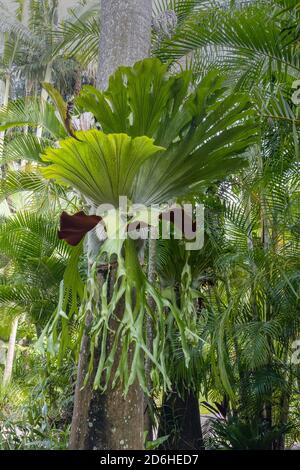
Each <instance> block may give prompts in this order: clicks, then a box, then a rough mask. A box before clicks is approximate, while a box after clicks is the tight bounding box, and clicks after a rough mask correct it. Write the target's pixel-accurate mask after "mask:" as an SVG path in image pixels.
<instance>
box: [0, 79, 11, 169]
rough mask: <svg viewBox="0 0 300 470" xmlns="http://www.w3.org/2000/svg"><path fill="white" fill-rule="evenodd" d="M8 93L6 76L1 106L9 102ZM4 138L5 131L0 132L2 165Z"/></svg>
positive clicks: (8, 84) (8, 85)
mask: <svg viewBox="0 0 300 470" xmlns="http://www.w3.org/2000/svg"><path fill="white" fill-rule="evenodd" d="M9 92H10V74H8V73H7V74H6V76H5V87H4V96H3V103H2V105H3V106H7V105H8V100H9ZM4 138H5V131H1V132H0V161H1V164H2V157H3V153H4Z"/></svg>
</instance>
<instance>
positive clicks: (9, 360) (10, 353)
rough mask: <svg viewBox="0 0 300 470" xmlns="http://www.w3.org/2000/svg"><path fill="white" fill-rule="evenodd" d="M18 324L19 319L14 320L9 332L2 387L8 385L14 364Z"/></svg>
mask: <svg viewBox="0 0 300 470" xmlns="http://www.w3.org/2000/svg"><path fill="white" fill-rule="evenodd" d="M18 322H19V319H18V318H15V319H14V320H13V322H12V326H11V332H10V337H9V343H8V350H7V356H6V363H5V369H4V374H3V385H7V384H9V382H10V380H11V375H12V370H13V364H14V355H15V345H16V338H17V331H18Z"/></svg>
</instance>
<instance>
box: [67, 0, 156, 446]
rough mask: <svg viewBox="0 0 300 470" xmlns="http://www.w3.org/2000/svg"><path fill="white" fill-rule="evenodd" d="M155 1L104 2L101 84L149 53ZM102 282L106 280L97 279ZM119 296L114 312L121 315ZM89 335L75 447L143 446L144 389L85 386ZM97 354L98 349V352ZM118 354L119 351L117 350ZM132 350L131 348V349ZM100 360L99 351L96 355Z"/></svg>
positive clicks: (93, 251)
mask: <svg viewBox="0 0 300 470" xmlns="http://www.w3.org/2000/svg"><path fill="white" fill-rule="evenodd" d="M151 15H152V0H103V1H101V14H100V17H101V33H100V52H99V68H98V76H97V86H98V88H99V89H105V88H106V87H107V85H108V79H109V76H110V75H111V74H112V73H114V72H115V70H116V69H117V67H119V66H121V65H128V66H131V65H133V64H134V63H135V62H136V61H138V60H141V59H143V58H145V57H147V56H148V55H149V53H150V45H151V42H150V41H151ZM88 244H89V252H90V256H91V257H93V256H94V254H96V253H97V250H98V249H99V245H98V244H97V242H95V240H93V234H90V236H89V240H88ZM99 282H102V281H101V279H99ZM124 307H125V306H124V303H123V301H120V303H119V305H118V306H117V309H116V312H115V314H116V317H117V318H118V317H119V318H120V317H122V315H123V313H124ZM89 350H90V340H89V335H88V325H87V327H86V329H85V332H84V334H83V339H82V347H81V352H80V358H79V364H78V375H77V383H76V392H75V400H74V410H73V419H72V426H71V439H70V448H71V449H104V450H119V449H142V448H143V433H144V420H143V416H144V403H143V393H142V390H141V388H140V386H139V384H138V383H135V384H133V385H132V386H131V387H130V389H129V392H128V394H127V396H126V397H124V395H123V390H122V388H121V386H116V387H115V388H112V387H111V386H109V387H108V390H107V392H106V393H104V394H101V393H100V392H99V391H97V390H93V377H92V375H91V377H90V379H89V382H88V383H87V384H86V385H85V387H84V386H83V385H84V384H83V380H84V378H85V377H86V373H87V365H88V363H89ZM98 354H99V352H98ZM116 354H118V351H117V353H116ZM129 355H130V351H129ZM95 361H97V354H96V357H95Z"/></svg>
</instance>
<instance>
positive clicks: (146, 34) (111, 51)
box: [97, 0, 152, 89]
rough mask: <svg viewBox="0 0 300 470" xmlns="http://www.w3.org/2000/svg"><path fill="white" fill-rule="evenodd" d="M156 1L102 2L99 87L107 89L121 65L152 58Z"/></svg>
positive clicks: (106, 0) (112, 0)
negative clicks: (152, 30)
mask: <svg viewBox="0 0 300 470" xmlns="http://www.w3.org/2000/svg"><path fill="white" fill-rule="evenodd" d="M151 21H152V0H102V1H101V13H100V24H101V33H100V53H99V65H98V75H97V87H98V88H99V89H106V88H107V85H108V80H109V77H110V76H111V75H112V74H113V73H114V72H115V70H116V69H117V68H118V67H120V66H121V65H127V66H131V65H133V64H134V63H135V62H137V61H138V60H142V59H144V58H145V57H148V56H149V55H150V47H151Z"/></svg>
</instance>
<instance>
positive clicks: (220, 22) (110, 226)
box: [0, 0, 300, 450]
mask: <svg viewBox="0 0 300 470" xmlns="http://www.w3.org/2000/svg"><path fill="white" fill-rule="evenodd" d="M23 3H24V2H21V1H20V2H16V4H17V6H18V8H17V9H16V11H15V18H12V14H9V13H8V12H7V9H6V8H5V6H2V7H3V18H6V19H7V21H3V19H2V18H1V19H0V36H1V35H2V36H3V38H4V49H3V51H2V50H1V49H0V76H1V78H3V80H4V84H6V86H7V87H8V88H9V90H10V91H9V100H8V102H6V103H4V105H3V106H2V107H1V109H0V133H1V134H0V156H1V171H2V178H1V181H0V201H1V205H0V210H1V213H0V217H1V218H0V339H1V340H2V342H1V343H0V362H1V365H0V368H1V374H0V375H1V378H2V376H3V375H4V374H5V369H6V370H7V364H6V358H7V354H5V353H4V354H2V353H1V351H2V350H3V351H4V352H6V350H7V348H8V344H9V338H10V336H11V332H12V329H13V324H14V322H15V320H16V319H18V331H17V338H16V344H15V354H14V363H13V370H12V377H11V378H10V380H9V381H8V382H5V381H4V382H3V381H2V382H3V384H2V385H1V387H0V435H1V437H0V448H1V449H23V448H26V449H28V448H31V449H32V448H41V449H48V448H50V449H54V448H59V449H63V448H66V447H67V442H68V438H69V429H70V423H71V417H72V406H73V397H74V384H75V380H76V370H77V364H78V356H79V349H80V341H81V338H82V334H83V329H84V325H85V324H86V322H87V320H88V321H90V330H89V335H90V339H91V347H90V367H89V372H88V374H87V377H86V381H88V378H89V374H91V372H92V368H93V367H94V362H95V361H94V357H95V356H96V350H98V349H99V347H100V346H101V351H100V352H101V354H100V357H99V360H98V361H97V364H96V373H95V374H94V376H95V380H94V384H93V385H94V387H95V388H96V389H99V393H103V392H104V391H105V390H106V389H107V386H108V383H109V382H110V381H112V382H113V383H114V384H117V383H118V384H119V383H121V384H122V386H123V387H124V393H126V392H127V391H128V388H129V387H130V386H131V385H132V384H133V383H134V382H135V381H136V380H138V381H139V383H140V385H141V386H142V388H143V390H144V392H145V395H146V396H147V399H148V401H149V409H150V410H151V419H152V420H153V424H154V427H155V428H156V429H158V440H157V441H155V440H154V442H148V443H147V446H148V447H149V448H151V446H152V447H155V446H160V448H166V449H168V448H178V447H176V446H178V445H179V444H178V442H179V438H180V436H181V437H182V432H183V431H182V423H180V419H178V416H176V412H177V411H178V410H176V409H174V410H170V409H168V406H170V405H169V404H170V403H178V402H179V401H180V402H182V403H184V407H186V409H187V408H188V406H189V403H190V401H189V400H190V398H191V397H193V399H194V401H193V403H194V405H193V406H194V407H195V403H196V408H194V410H195V409H196V410H197V412H198V411H199V410H200V412H201V415H202V437H201V439H202V441H203V442H202V443H201V446H200V448H204V447H205V448H207V449H230V450H237V449H252V450H253V449H272V450H276V449H284V448H289V447H292V445H293V444H294V443H295V442H296V441H298V440H299V438H300V436H299V427H300V416H299V393H300V390H299V383H300V368H299V354H298V353H297V351H299V339H300V316H299V313H300V310H299V309H300V303H299V298H300V162H299V158H300V157H299V122H300V117H299V106H300V98H299V96H300V94H299V92H298V89H297V87H298V88H299V83H300V81H299V80H300V55H299V44H300V43H299V4H298V3H297V2H296V1H294V0H276V1H254V2H238V1H236V2H230V5H229V4H228V5H227V3H226V2H223V3H222V4H220V5H218V4H216V3H215V2H209V1H208V2H206V1H203V0H201V1H200V0H164V1H159V2H158V1H157V2H155V1H154V2H153V17H154V19H153V32H152V56H153V57H152V58H149V59H145V60H144V61H141V62H138V63H136V64H135V65H134V66H133V67H120V68H119V69H118V70H117V71H116V72H115V74H114V75H113V76H112V77H111V78H110V81H109V86H108V88H107V90H105V91H99V90H97V89H96V88H95V87H94V78H95V64H96V60H97V55H98V48H99V40H98V39H99V22H98V15H99V11H98V3H99V2H95V4H94V3H93V2H91V3H90V4H86V2H79V3H80V4H78V5H77V6H76V8H74V10H72V11H71V12H70V14H69V16H68V17H67V19H65V20H64V21H60V20H59V19H58V16H57V15H58V10H57V7H58V2H57V1H49V2H48V1H47V2H46V1H45V2H44V1H42V2H35V1H31V2H29V3H30V14H29V20H28V19H27V20H26V18H25V17H24V10H23V9H22V8H23V7H22V5H23ZM241 3H242V4H241ZM0 4H1V2H0ZM12 45H14V47H12ZM38 58H39V59H38ZM37 64H39V66H37ZM62 64H63V66H62ZM120 196H126V197H127V198H128V203H129V209H130V210H131V215H130V217H129V218H127V219H126V223H124V226H121V227H120V226H119V227H116V226H115V224H114V218H113V212H112V211H110V210H109V209H108V210H106V212H105V213H103V214H99V213H97V207H98V206H99V205H100V204H113V205H114V206H115V207H116V210H117V212H118V213H120V212H121V207H119V197H120ZM175 202H177V203H188V202H189V203H192V204H194V206H196V205H199V204H203V205H204V208H205V227H204V245H203V247H202V248H201V249H200V250H195V251H194V250H188V249H186V248H187V245H186V240H178V239H177V238H176V235H175V232H176V230H175V227H174V225H172V223H170V226H171V235H170V237H169V239H167V240H166V239H163V237H162V234H161V232H160V229H161V222H160V219H159V218H158V219H157V220H158V221H157V222H149V219H148V211H149V208H150V206H151V205H153V204H157V205H158V204H159V205H162V204H168V203H175ZM137 203H140V204H144V206H145V208H144V209H143V210H142V211H140V212H139V211H135V212H134V210H133V207H134V206H133V205H134V204H137ZM63 211H67V212H68V213H69V214H75V213H77V212H79V211H84V212H85V214H86V215H88V214H90V215H91V214H92V215H96V214H97V215H98V216H99V215H101V216H102V218H103V220H102V221H103V223H105V225H106V227H107V230H108V231H109V232H110V234H116V233H117V234H118V235H119V234H120V232H122V231H123V233H124V232H125V231H126V229H127V225H128V224H129V223H135V224H137V225H141V224H143V223H144V224H145V223H146V225H147V226H148V225H149V227H150V228H151V230H156V231H157V233H158V237H157V240H156V241H155V252H154V261H155V263H154V264H155V267H154V271H155V273H154V277H152V279H150V276H148V268H149V265H151V263H152V262H153V260H151V256H153V253H151V242H149V240H130V239H128V240H122V239H121V240H120V239H117V240H112V239H105V237H103V238H102V239H101V240H100V239H99V238H97V236H96V235H95V233H96V232H95V230H94V231H92V232H90V233H89V234H88V235H87V236H86V237H85V238H84V239H83V240H82V241H81V242H80V243H79V244H78V245H77V246H69V245H68V244H67V243H66V242H65V241H64V240H61V239H59V238H58V236H57V230H58V228H59V218H60V215H61V213H62V212H63ZM97 227H98V228H99V226H97ZM149 227H148V228H149ZM97 233H98V235H99V230H98V231H97ZM100 238H101V237H100ZM99 266H100V267H101V266H102V267H103V266H106V267H107V269H106V274H105V275H104V276H103V277H101V279H100V277H99V272H100V273H101V269H100V271H99ZM150 267H151V266H150ZM152 269H153V267H152ZM112 277H113V278H114V282H113V283H111V281H110V280H111V279H112ZM149 299H150V300H149ZM120 305H122V306H123V311H122V315H121V316H120V312H119V311H118V309H119V310H120ZM149 325H150V327H149ZM107 344H109V345H110V349H108V348H107ZM297 348H298V349H297ZM116 351H118V353H116ZM128 351H130V353H131V357H130V358H129V357H128ZM174 397H175V399H174ZM166 410H167V412H166ZM166 416H167V418H166ZM204 418H205V419H204ZM164 420H165V421H168V422H167V423H166V422H165V421H164ZM150 437H151V436H150ZM197 448H198V447H197Z"/></svg>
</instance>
